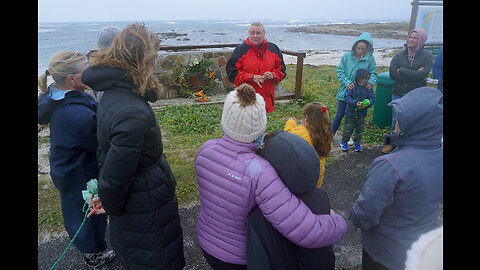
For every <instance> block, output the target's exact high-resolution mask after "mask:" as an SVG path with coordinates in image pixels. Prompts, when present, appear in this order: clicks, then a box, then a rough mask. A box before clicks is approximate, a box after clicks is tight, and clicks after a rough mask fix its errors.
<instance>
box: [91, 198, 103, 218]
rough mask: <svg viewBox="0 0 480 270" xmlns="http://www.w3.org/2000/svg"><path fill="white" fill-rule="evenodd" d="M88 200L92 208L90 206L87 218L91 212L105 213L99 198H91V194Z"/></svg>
mask: <svg viewBox="0 0 480 270" xmlns="http://www.w3.org/2000/svg"><path fill="white" fill-rule="evenodd" d="M90 202H91V204H90V205H92V204H93V205H92V208H90V213H88V215H87V218H89V217H90V216H92V215H93V214H96V215H100V214H105V213H106V212H105V209H103V206H102V202H101V201H100V198H96V199H93V194H92V195H91V196H90Z"/></svg>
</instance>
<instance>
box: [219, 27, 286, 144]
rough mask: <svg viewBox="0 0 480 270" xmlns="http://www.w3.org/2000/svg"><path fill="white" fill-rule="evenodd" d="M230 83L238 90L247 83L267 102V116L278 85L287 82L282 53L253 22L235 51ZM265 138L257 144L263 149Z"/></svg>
mask: <svg viewBox="0 0 480 270" xmlns="http://www.w3.org/2000/svg"><path fill="white" fill-rule="evenodd" d="M226 69H227V75H228V79H229V80H230V82H232V83H234V84H235V87H238V86H239V85H241V84H242V83H248V84H249V85H251V86H253V88H255V92H257V93H258V94H260V95H261V96H262V97H263V99H264V100H265V109H266V111H267V115H268V113H271V112H273V111H274V110H275V83H279V82H281V81H282V80H283V78H285V75H286V73H285V69H286V68H285V63H284V62H283V55H282V52H280V49H279V48H278V46H277V45H275V44H274V43H271V42H268V41H267V39H266V38H265V27H264V26H263V24H262V23H261V22H253V23H252V24H251V25H250V28H249V29H248V38H247V40H245V42H244V43H242V44H240V45H238V46H237V47H236V48H235V50H233V53H232V56H231V57H230V59H229V60H228V63H227V67H226ZM262 139H263V134H262V135H261V136H260V137H259V138H258V139H257V140H256V141H255V142H256V143H257V144H258V148H260V146H261V145H262Z"/></svg>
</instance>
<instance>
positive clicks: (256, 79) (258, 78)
mask: <svg viewBox="0 0 480 270" xmlns="http://www.w3.org/2000/svg"><path fill="white" fill-rule="evenodd" d="M252 80H253V82H254V83H256V84H258V86H260V88H261V87H262V85H261V84H262V83H263V81H265V77H263V76H262V75H253V79H252Z"/></svg>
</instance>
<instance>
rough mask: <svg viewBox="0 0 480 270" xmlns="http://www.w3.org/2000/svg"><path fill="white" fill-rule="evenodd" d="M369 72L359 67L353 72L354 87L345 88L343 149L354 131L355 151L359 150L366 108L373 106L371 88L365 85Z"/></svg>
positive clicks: (373, 97) (346, 148)
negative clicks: (345, 105)
mask: <svg viewBox="0 0 480 270" xmlns="http://www.w3.org/2000/svg"><path fill="white" fill-rule="evenodd" d="M369 78H370V74H369V73H368V70H366V69H359V70H357V72H356V74H355V82H354V83H355V87H354V88H353V89H352V90H347V92H346V93H345V102H346V103H347V107H346V108H345V128H344V130H343V135H342V143H341V145H340V147H341V148H342V150H343V151H348V144H347V142H348V140H350V137H351V136H352V134H353V131H355V137H354V139H353V142H354V146H355V152H361V151H362V148H361V146H360V142H361V141H362V134H363V128H364V126H365V117H367V109H368V108H370V107H372V106H373V103H374V102H375V95H374V94H373V90H372V89H371V88H370V89H368V88H367V87H366V85H367V82H368V79H369Z"/></svg>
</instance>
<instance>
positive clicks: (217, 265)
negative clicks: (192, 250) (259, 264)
mask: <svg viewBox="0 0 480 270" xmlns="http://www.w3.org/2000/svg"><path fill="white" fill-rule="evenodd" d="M202 252H203V257H205V260H207V263H208V264H209V265H210V266H211V267H212V268H213V269H215V270H237V269H238V270H247V265H240V264H233V263H227V262H224V261H222V260H220V259H217V258H215V257H213V256H212V255H210V254H208V253H207V252H206V251H205V250H203V248H202Z"/></svg>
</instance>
